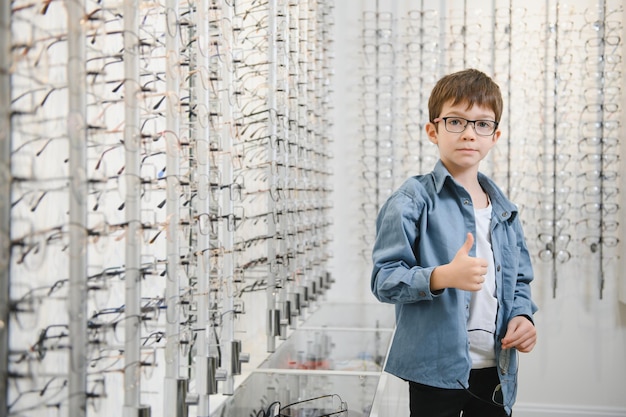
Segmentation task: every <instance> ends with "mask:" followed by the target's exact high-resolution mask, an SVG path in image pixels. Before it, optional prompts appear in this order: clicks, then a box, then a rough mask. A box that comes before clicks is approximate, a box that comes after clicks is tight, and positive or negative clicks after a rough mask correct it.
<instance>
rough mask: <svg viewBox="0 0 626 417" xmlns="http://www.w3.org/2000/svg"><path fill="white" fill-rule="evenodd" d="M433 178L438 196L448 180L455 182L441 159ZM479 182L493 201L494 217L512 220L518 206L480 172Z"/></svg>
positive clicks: (436, 165) (434, 170)
mask: <svg viewBox="0 0 626 417" xmlns="http://www.w3.org/2000/svg"><path fill="white" fill-rule="evenodd" d="M433 177H434V181H435V190H436V191H437V194H439V193H440V192H441V190H442V189H443V186H444V185H445V183H446V180H448V179H450V180H454V178H453V177H452V175H451V174H450V172H449V171H448V169H447V168H446V167H445V166H444V165H443V162H441V159H440V160H438V161H437V164H435V168H434V169H433ZM478 182H479V183H480V185H481V186H482V187H483V189H484V190H485V191H486V192H487V194H488V195H489V199H490V200H491V204H492V206H493V215H494V216H497V217H498V218H499V219H502V220H507V219H511V220H512V219H513V218H514V217H515V216H516V215H517V212H518V209H517V206H516V205H515V204H513V203H512V202H511V201H509V199H508V198H506V197H505V195H504V193H502V191H501V190H500V189H499V188H498V186H497V185H496V184H495V183H494V182H493V181H492V180H491V179H490V178H489V177H487V176H486V175H484V174H482V173H480V172H479V173H478Z"/></svg>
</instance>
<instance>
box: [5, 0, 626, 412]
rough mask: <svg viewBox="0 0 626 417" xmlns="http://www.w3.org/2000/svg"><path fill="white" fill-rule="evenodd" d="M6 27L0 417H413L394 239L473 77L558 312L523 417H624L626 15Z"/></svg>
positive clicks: (133, 20)
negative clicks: (394, 301) (390, 278)
mask: <svg viewBox="0 0 626 417" xmlns="http://www.w3.org/2000/svg"><path fill="white" fill-rule="evenodd" d="M0 7H1V9H0V45H2V46H1V48H2V49H1V50H0V104H1V107H0V114H1V117H0V144H1V146H2V148H1V151H0V250H1V251H2V254H1V256H0V274H2V275H1V276H0V314H1V317H0V319H1V320H2V322H1V325H0V336H1V338H0V376H1V378H0V415H2V416H4V415H7V416H20V417H21V416H29V417H30V416H33V417H40V416H46V417H47V416H72V417H73V416H112V415H123V416H124V417H135V416H142V417H143V416H176V417H180V416H245V417H247V416H268V415H272V416H273V415H278V413H280V415H304V413H308V414H306V415H307V416H308V415H327V414H328V413H334V414H333V415H351V416H352V415H354V416H358V415H363V416H394V417H398V416H403V415H408V399H407V396H408V390H407V387H406V384H405V383H403V382H400V381H398V380H396V379H394V378H393V377H391V376H390V375H386V374H384V373H383V372H382V365H383V363H384V358H385V355H386V350H387V347H388V344H389V341H390V339H391V335H392V333H393V308H392V306H389V305H383V304H380V303H378V302H376V300H374V298H373V296H372V295H371V294H370V292H369V274H370V269H371V260H370V252H371V244H372V240H373V237H374V221H375V216H376V212H377V211H378V209H379V207H380V205H381V204H382V203H383V202H384V201H385V199H386V197H387V196H388V195H389V193H390V192H391V191H392V190H393V189H394V188H395V187H397V186H398V185H400V183H401V182H402V181H404V179H406V178H407V177H408V176H410V175H415V174H418V173H425V172H428V171H430V170H431V169H432V167H433V165H434V163H435V162H436V160H437V149H436V148H435V147H434V145H432V144H430V143H429V142H428V140H427V138H426V137H425V133H424V124H425V123H426V122H427V121H428V114H427V105H426V103H427V100H428V95H429V93H430V90H431V89H432V87H433V85H434V83H435V82H436V80H437V79H438V78H439V77H441V76H442V75H444V74H446V73H449V72H452V71H456V70H459V69H462V68H466V67H474V68H478V69H480V70H483V71H485V72H487V73H488V74H490V75H492V76H493V77H494V79H495V80H496V81H497V82H498V83H499V84H500V86H501V88H502V92H503V96H504V101H505V109H504V114H503V117H502V121H501V124H500V128H501V129H502V131H503V134H502V138H501V140H500V141H499V142H498V144H497V146H496V147H495V148H494V150H493V151H492V153H491V155H490V156H489V157H488V159H486V160H485V161H484V162H483V164H482V166H481V167H482V170H483V171H484V172H485V173H487V174H488V175H490V176H492V178H494V180H496V182H498V184H500V186H501V187H502V189H503V190H504V191H505V192H506V193H507V194H508V195H509V197H510V198H511V199H512V200H513V201H515V202H516V203H517V204H518V206H519V208H520V216H521V217H522V220H523V224H524V229H525V233H526V237H527V241H528V245H529V248H530V250H531V254H532V256H533V264H534V267H535V274H536V277H535V281H534V283H533V295H534V299H535V301H536V302H537V304H538V305H539V307H540V311H539V312H538V313H537V315H536V317H535V323H536V325H537V329H538V333H539V343H538V345H537V347H536V348H535V350H534V351H533V352H532V353H530V354H527V355H520V356H521V357H522V359H521V367H520V371H519V375H518V381H519V394H518V403H517V405H516V407H515V408H514V409H515V415H516V416H522V417H524V416H529V417H530V416H533V417H539V416H563V415H576V416H588V417H592V416H594V417H595V416H626V395H625V394H626V390H625V388H624V384H623V375H624V374H626V354H625V353H624V352H625V350H624V349H625V346H626V276H624V273H623V271H624V270H626V263H624V256H623V246H622V242H623V240H624V238H625V236H624V227H623V221H622V217H623V210H622V207H623V206H624V204H626V201H625V200H624V193H623V192H620V191H621V187H622V186H621V184H622V180H623V172H625V171H624V168H625V167H624V161H623V158H622V157H621V154H622V153H623V152H624V150H625V145H624V141H623V140H621V139H622V138H624V136H625V130H624V129H625V128H624V111H623V108H624V105H625V98H624V95H623V94H622V88H623V87H624V86H625V78H624V77H625V75H624V71H623V70H622V68H623V65H624V63H623V58H624V51H625V49H624V48H625V47H624V41H623V39H624V34H625V29H624V24H623V22H624V5H623V2H621V1H618V0H601V1H599V2H597V1H587V0H583V1H570V2H566V1H560V0H559V1H556V0H553V1H550V0H547V1H535V0H530V1H524V2H522V1H517V0H515V1H513V0H509V1H497V0H493V1H491V2H481V1H477V0H463V1H460V0H458V1H443V2H434V1H431V2H427V1H420V0H404V1H401V0H397V1H389V2H384V1H378V0H361V1H357V0H346V1H334V0H305V1H288V0H266V1H258V0H242V1H239V0H230V1H228V0H193V1H182V0H158V1H142V0H128V1H120V0H116V1H114V0H13V1H3V2H1V4H0ZM320 409H324V410H326V411H325V412H318V413H317V414H315V410H320ZM278 410H280V412H279V411H278Z"/></svg>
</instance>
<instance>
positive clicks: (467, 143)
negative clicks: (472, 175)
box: [426, 101, 502, 175]
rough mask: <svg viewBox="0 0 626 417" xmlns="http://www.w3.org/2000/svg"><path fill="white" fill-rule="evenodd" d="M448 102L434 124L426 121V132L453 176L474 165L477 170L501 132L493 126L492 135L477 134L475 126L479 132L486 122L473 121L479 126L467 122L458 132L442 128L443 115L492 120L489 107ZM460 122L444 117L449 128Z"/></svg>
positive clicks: (459, 125) (453, 127)
mask: <svg viewBox="0 0 626 417" xmlns="http://www.w3.org/2000/svg"><path fill="white" fill-rule="evenodd" d="M451 103H452V101H449V102H447V103H446V104H445V105H444V106H443V108H442V109H441V114H440V115H439V117H438V118H437V119H435V123H427V124H426V133H427V134H428V138H429V139H430V141H431V142H432V143H434V144H436V145H437V147H438V148H439V157H440V158H441V161H442V162H443V163H444V165H445V166H446V168H448V171H450V173H452V174H453V175H454V174H455V173H460V172H464V171H468V170H472V169H474V168H476V169H477V168H478V164H479V163H480V161H482V160H483V158H485V156H487V154H488V153H489V151H490V150H491V148H492V147H493V146H494V145H495V144H496V142H497V141H498V139H499V138H500V134H501V133H502V132H501V131H500V130H498V129H496V130H495V132H494V133H493V134H492V135H488V136H481V135H478V134H477V133H476V130H475V129H476V128H477V127H478V128H479V132H481V129H482V130H484V129H487V130H489V129H488V125H489V124H488V123H485V122H476V123H477V124H479V125H480V127H479V126H475V125H474V123H471V122H470V123H468V124H467V126H465V130H463V131H462V132H460V133H453V132H449V131H448V129H446V126H445V124H446V123H445V121H444V120H443V118H444V117H445V118H448V117H451V118H455V117H459V118H463V119H465V120H480V121H495V115H494V112H493V110H491V109H489V108H487V107H482V106H477V105H474V106H472V107H470V108H469V109H468V108H467V104H466V103H460V104H457V105H455V106H453V105H452V104H451ZM464 123H465V122H464V121H463V120H454V119H452V120H450V119H448V124H449V126H448V127H449V129H450V130H460V129H461V128H462V124H464Z"/></svg>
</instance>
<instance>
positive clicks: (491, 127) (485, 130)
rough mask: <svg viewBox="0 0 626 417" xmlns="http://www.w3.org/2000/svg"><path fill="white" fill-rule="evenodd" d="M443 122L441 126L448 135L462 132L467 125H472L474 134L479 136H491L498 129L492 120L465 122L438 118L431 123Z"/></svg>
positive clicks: (461, 119)
mask: <svg viewBox="0 0 626 417" xmlns="http://www.w3.org/2000/svg"><path fill="white" fill-rule="evenodd" d="M442 120H443V125H444V126H445V128H446V130H447V131H448V132H450V133H461V132H463V131H464V130H465V129H466V128H467V125H468V124H470V123H471V124H472V127H473V128H474V132H476V134H477V135H479V136H491V135H493V134H494V133H495V132H496V129H497V128H498V122H496V121H494V120H467V119H465V118H463V117H457V116H453V117H438V118H436V119H435V120H433V122H435V123H438V122H440V121H442Z"/></svg>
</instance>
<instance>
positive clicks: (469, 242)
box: [461, 232, 474, 255]
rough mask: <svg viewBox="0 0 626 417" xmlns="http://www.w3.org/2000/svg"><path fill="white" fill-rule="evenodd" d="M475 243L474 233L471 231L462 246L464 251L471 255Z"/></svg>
mask: <svg viewBox="0 0 626 417" xmlns="http://www.w3.org/2000/svg"><path fill="white" fill-rule="evenodd" d="M473 245H474V235H473V234H471V233H469V232H468V233H467V238H466V239H465V243H464V244H463V246H462V247H461V250H462V251H463V253H465V254H467V255H469V252H470V250H472V246H473Z"/></svg>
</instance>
